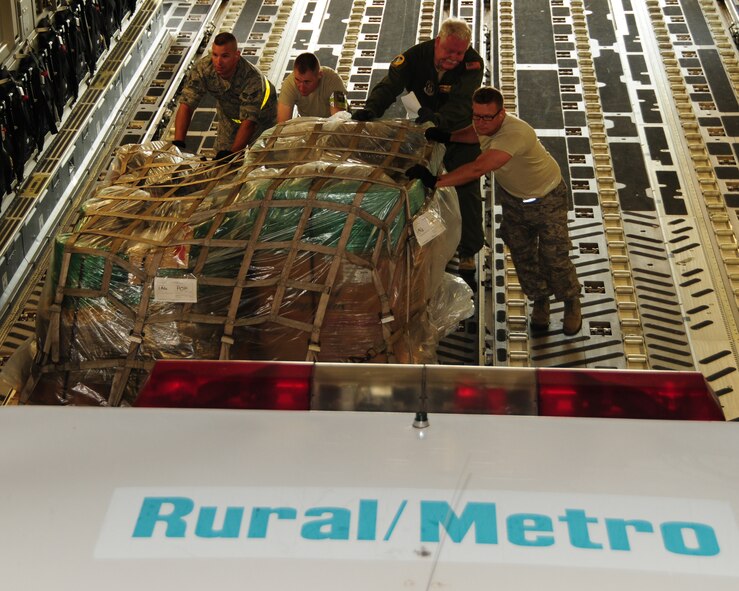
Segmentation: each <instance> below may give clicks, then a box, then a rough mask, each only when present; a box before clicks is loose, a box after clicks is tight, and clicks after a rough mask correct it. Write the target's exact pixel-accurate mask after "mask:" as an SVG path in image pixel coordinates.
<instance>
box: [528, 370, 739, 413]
mask: <svg viewBox="0 0 739 591" xmlns="http://www.w3.org/2000/svg"><path fill="white" fill-rule="evenodd" d="M537 381H538V386H539V414H540V415H542V416H549V417H603V418H628V419H677V420H694V421H723V420H725V418H724V413H723V411H722V410H721V403H720V402H719V401H718V398H716V396H715V394H713V392H712V391H711V389H710V387H709V386H708V385H707V384H706V381H705V378H704V377H703V376H702V375H701V374H700V373H698V372H669V371H659V372H657V371H626V370H621V371H610V370H577V371H573V370H565V369H539V370H537Z"/></svg>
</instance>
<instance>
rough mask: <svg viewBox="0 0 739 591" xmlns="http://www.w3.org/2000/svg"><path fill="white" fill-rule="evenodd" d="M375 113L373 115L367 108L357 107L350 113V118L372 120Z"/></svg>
mask: <svg viewBox="0 0 739 591" xmlns="http://www.w3.org/2000/svg"><path fill="white" fill-rule="evenodd" d="M375 117H377V115H375V114H374V113H373V112H372V111H370V110H369V109H358V110H356V111H354V112H353V113H352V119H354V121H372V120H373V119H374V118H375Z"/></svg>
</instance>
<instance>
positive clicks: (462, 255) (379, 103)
mask: <svg viewBox="0 0 739 591" xmlns="http://www.w3.org/2000/svg"><path fill="white" fill-rule="evenodd" d="M471 38H472V31H471V30H470V27H469V26H468V25H467V23H466V22H464V21H463V20H460V19H456V18H449V19H447V20H445V21H444V22H443V23H441V27H440V29H439V35H438V36H437V37H436V39H432V40H429V41H424V42H422V43H419V44H418V45H414V46H413V47H411V48H410V49H408V50H407V51H405V52H404V53H402V54H400V55H399V56H397V57H396V58H395V59H394V60H393V61H392V63H391V64H390V70H389V71H388V74H387V76H385V78H383V79H382V80H381V81H380V82H379V83H377V84H376V85H375V87H374V88H373V89H372V90H371V92H370V95H369V98H368V99H367V102H366V104H365V107H364V109H360V110H358V111H355V112H354V113H353V115H352V118H353V119H354V120H356V121H370V120H372V119H375V118H376V117H379V116H381V115H382V114H383V113H384V112H385V111H386V110H387V109H388V108H389V107H390V106H391V105H392V104H393V103H394V102H395V99H396V97H397V96H398V95H399V94H401V93H402V92H403V91H404V90H405V91H408V92H409V93H410V92H413V93H414V94H415V95H416V98H417V99H418V102H419V103H420V105H421V108H420V109H419V111H418V118H417V119H416V123H426V122H431V123H433V124H434V125H435V126H436V127H439V128H442V129H445V130H448V131H456V130H458V129H464V128H465V127H469V126H470V125H471V124H472V93H473V92H475V90H476V89H477V88H479V87H480V84H481V83H482V76H483V72H484V65H483V61H482V58H481V57H480V55H479V54H478V53H477V52H476V51H475V50H474V49H472V47H470V40H471ZM479 155H480V146H479V145H473V144H457V143H448V144H446V155H445V156H444V166H445V167H446V169H447V170H449V171H452V170H454V169H455V168H458V167H459V166H462V165H463V164H466V163H467V162H472V161H474V160H475V159H476V158H477V157H478V156H479ZM457 195H458V197H459V209H460V211H461V213H462V238H461V239H460V241H459V247H458V254H459V259H460V262H459V270H460V272H461V274H462V275H463V276H465V274H467V275H468V276H469V275H470V274H471V275H474V272H475V259H474V255H475V254H476V253H477V252H478V251H479V250H480V249H481V248H482V246H483V244H484V242H485V238H484V235H483V230H482V198H481V196H480V181H479V179H475V180H474V181H472V182H469V183H467V184H464V185H461V186H459V187H457Z"/></svg>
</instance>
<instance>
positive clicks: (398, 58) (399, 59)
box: [390, 53, 405, 68]
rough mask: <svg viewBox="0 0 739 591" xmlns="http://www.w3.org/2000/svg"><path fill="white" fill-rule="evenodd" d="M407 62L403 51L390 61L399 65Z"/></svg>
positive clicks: (392, 64)
mask: <svg viewBox="0 0 739 591" xmlns="http://www.w3.org/2000/svg"><path fill="white" fill-rule="evenodd" d="M404 63H405V56H404V55H403V54H402V53H401V54H400V55H397V56H395V59H393V61H391V62H390V65H391V66H394V67H396V68H397V67H398V66H402V65H403V64H404Z"/></svg>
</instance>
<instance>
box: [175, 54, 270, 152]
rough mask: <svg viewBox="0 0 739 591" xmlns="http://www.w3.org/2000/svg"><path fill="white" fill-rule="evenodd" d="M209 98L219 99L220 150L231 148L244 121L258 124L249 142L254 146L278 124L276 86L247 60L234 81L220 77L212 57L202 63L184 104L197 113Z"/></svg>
mask: <svg viewBox="0 0 739 591" xmlns="http://www.w3.org/2000/svg"><path fill="white" fill-rule="evenodd" d="M206 94H211V95H213V97H215V99H216V120H217V122H218V133H217V136H216V143H215V149H216V150H228V149H230V148H231V145H232V144H233V140H234V137H235V136H236V131H237V130H238V129H239V126H240V125H241V121H242V120H245V119H248V120H249V121H253V122H254V123H255V124H256V128H255V129H254V133H253V134H252V136H251V138H250V139H249V144H250V145H251V144H253V143H254V141H255V140H256V139H257V138H258V137H259V136H260V135H261V134H262V132H263V131H264V130H266V129H269V128H270V127H273V126H274V125H275V124H276V123H277V91H276V89H275V87H274V85H273V84H272V83H271V82H270V81H269V80H267V78H266V77H265V76H264V75H263V74H262V73H261V72H260V71H259V70H257V68H255V67H254V66H253V65H252V64H250V63H249V62H247V61H246V60H245V59H244V58H243V57H242V58H241V59H240V60H239V64H238V66H237V67H236V72H235V73H234V75H233V77H232V78H231V80H225V79H223V78H221V77H220V76H219V75H218V73H217V72H216V71H215V68H214V67H213V64H212V62H211V60H210V56H207V57H204V58H202V59H200V60H198V61H197V62H196V64H195V66H193V69H192V71H191V72H190V75H189V77H188V79H187V81H186V82H185V85H184V87H183V89H182V93H181V94H180V103H184V104H186V105H188V106H189V107H190V108H192V109H195V108H197V106H198V105H199V104H200V101H201V100H202V99H203V97H204V96H205V95H206ZM265 99H266V100H265Z"/></svg>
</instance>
